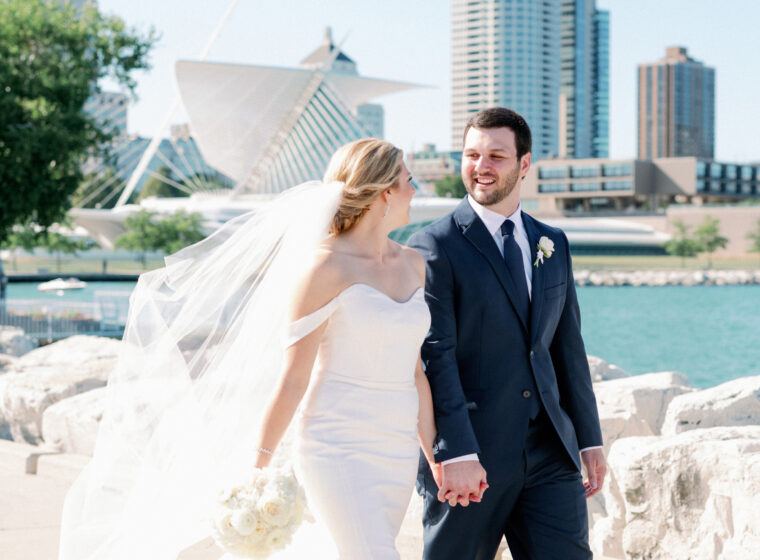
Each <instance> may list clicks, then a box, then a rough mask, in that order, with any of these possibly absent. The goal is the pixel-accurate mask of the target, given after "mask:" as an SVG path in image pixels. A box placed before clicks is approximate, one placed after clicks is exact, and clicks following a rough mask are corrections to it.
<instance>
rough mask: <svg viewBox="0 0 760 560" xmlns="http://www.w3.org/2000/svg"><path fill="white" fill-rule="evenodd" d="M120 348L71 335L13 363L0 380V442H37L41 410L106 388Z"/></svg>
mask: <svg viewBox="0 0 760 560" xmlns="http://www.w3.org/2000/svg"><path fill="white" fill-rule="evenodd" d="M120 345H121V343H120V342H118V341H115V340H112V339H108V338H101V337H92V336H75V337H71V338H68V339H65V340H62V341H60V342H56V343H55V344H50V345H48V346H45V347H43V348H39V349H37V350H34V351H32V352H29V353H28V354H26V355H24V356H23V357H21V358H20V359H19V360H17V361H16V363H15V364H14V365H13V367H12V368H11V369H10V370H8V372H7V373H5V374H4V375H1V376H0V437H4V438H6V439H13V440H15V441H27V442H29V443H32V444H37V443H40V441H41V437H42V433H41V429H42V414H43V412H44V411H45V409H47V408H48V407H49V406H51V405H53V404H55V403H56V402H58V401H60V400H62V399H65V398H67V397H71V396H74V395H77V394H79V393H83V392H85V391H89V390H92V389H96V388H98V387H102V386H103V385H105V383H106V380H107V379H108V375H109V374H110V372H111V371H112V370H113V369H114V367H115V366H116V363H117V359H118V358H117V356H118V351H119V348H120Z"/></svg>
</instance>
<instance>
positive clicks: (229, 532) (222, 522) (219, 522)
mask: <svg viewBox="0 0 760 560" xmlns="http://www.w3.org/2000/svg"><path fill="white" fill-rule="evenodd" d="M232 513H233V512H231V511H224V510H222V511H221V512H220V514H219V515H218V516H217V517H216V519H215V520H214V527H215V529H216V531H217V533H219V536H220V537H221V538H223V539H231V538H234V537H237V535H238V532H237V530H236V529H235V527H233V526H232Z"/></svg>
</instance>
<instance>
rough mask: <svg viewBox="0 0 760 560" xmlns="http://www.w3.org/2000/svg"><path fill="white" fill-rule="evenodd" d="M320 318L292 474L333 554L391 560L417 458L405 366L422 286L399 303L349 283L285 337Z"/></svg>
mask: <svg viewBox="0 0 760 560" xmlns="http://www.w3.org/2000/svg"><path fill="white" fill-rule="evenodd" d="M325 320H327V321H328V324H327V328H326V329H325V332H324V335H323V338H322V341H321V343H320V347H319V353H318V356H317V362H316V364H315V366H314V369H313V372H312V378H311V382H310V385H309V389H308V391H307V393H306V396H305V398H304V402H303V405H302V407H301V412H300V415H299V418H298V424H297V439H296V453H295V456H296V472H297V474H298V476H299V479H300V481H301V483H302V484H303V485H304V488H305V490H306V496H307V499H308V502H309V508H310V509H311V510H312V512H313V513H314V515H315V517H316V518H317V521H318V522H320V523H321V524H323V525H324V526H326V527H327V529H328V531H329V533H330V535H331V537H332V540H333V542H334V544H335V546H336V547H337V549H338V554H339V557H340V558H341V559H342V560H362V559H367V560H370V559H371V560H391V559H398V558H399V555H398V552H397V550H396V547H395V538H396V535H397V534H398V531H399V529H400V527H401V522H402V521H403V518H404V514H405V512H406V509H407V506H408V504H409V500H410V498H411V493H412V489H413V486H414V480H415V475H416V472H417V463H418V459H419V444H418V442H417V411H418V407H419V398H418V394H417V390H416V387H415V384H414V371H415V364H416V362H417V358H418V355H419V349H420V345H421V344H422V341H423V339H424V337H425V334H426V332H427V330H428V327H429V325H430V314H429V311H428V308H427V304H426V303H425V300H424V297H423V290H422V288H419V289H417V290H416V291H415V292H414V293H413V294H412V295H411V296H410V297H409V299H408V300H407V301H404V302H398V301H396V300H394V299H392V298H390V297H389V296H388V295H386V294H385V293H383V292H381V291H379V290H377V289H376V288H374V287H372V286H370V285H368V284H352V285H351V286H349V287H348V288H346V289H345V290H343V291H342V292H341V293H340V294H339V295H338V296H337V297H336V298H335V299H333V300H332V301H330V302H329V303H328V304H327V305H325V306H324V307H322V308H321V309H319V310H317V311H315V312H314V313H312V314H310V315H308V316H306V317H304V318H302V319H300V320H298V321H296V322H295V323H293V324H291V325H290V327H289V329H288V343H289V344H292V343H294V342H295V341H297V340H298V339H300V338H301V337H303V336H306V335H307V334H308V333H310V332H311V331H313V330H314V329H316V328H317V327H318V326H320V325H321V324H322V323H324V321H325ZM317 552H318V551H314V553H315V554H316V553H317ZM314 557H319V558H322V556H319V555H315V556H314Z"/></svg>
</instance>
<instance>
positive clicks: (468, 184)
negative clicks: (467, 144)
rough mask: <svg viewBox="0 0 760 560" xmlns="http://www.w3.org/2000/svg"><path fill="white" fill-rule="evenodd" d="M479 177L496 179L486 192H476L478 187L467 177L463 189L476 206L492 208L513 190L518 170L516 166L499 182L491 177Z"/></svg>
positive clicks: (516, 181) (473, 180) (518, 178)
mask: <svg viewBox="0 0 760 560" xmlns="http://www.w3.org/2000/svg"><path fill="white" fill-rule="evenodd" d="M481 177H492V178H493V179H496V182H495V183H494V185H493V186H492V187H491V188H490V189H488V191H487V192H483V191H476V188H477V186H478V185H477V183H476V182H475V179H473V178H472V177H469V178H468V180H467V181H465V184H464V187H465V189H467V192H468V193H469V195H470V196H471V197H472V198H474V199H475V202H477V203H478V204H481V205H483V206H493V205H494V204H498V203H499V202H501V201H502V200H504V199H505V198H507V197H508V196H509V195H510V194H512V191H513V190H515V187H516V186H517V183H518V182H519V181H520V168H519V166H518V167H517V168H515V169H514V171H511V172H510V173H509V174H508V175H507V176H506V177H504V178H503V179H501V180H499V179H498V178H497V177H495V176H493V175H482V176H481Z"/></svg>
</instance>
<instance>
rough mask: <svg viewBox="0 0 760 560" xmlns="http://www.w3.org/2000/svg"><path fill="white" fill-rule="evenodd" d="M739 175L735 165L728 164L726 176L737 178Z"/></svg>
mask: <svg viewBox="0 0 760 560" xmlns="http://www.w3.org/2000/svg"><path fill="white" fill-rule="evenodd" d="M736 177H737V170H736V166H735V165H726V178H727V179H736Z"/></svg>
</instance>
